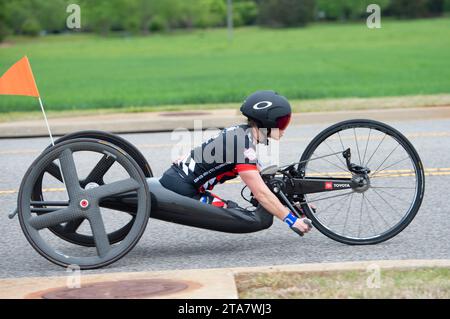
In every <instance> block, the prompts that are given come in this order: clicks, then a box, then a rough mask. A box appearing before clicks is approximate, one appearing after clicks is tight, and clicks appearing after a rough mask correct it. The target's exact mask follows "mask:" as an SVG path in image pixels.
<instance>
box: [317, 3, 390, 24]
mask: <svg viewBox="0 0 450 319" xmlns="http://www.w3.org/2000/svg"><path fill="white" fill-rule="evenodd" d="M372 3H376V4H378V5H379V6H380V7H381V9H385V8H387V7H388V6H389V4H390V0H377V1H373V0H333V1H329V0H317V11H318V12H323V14H324V17H325V18H326V19H331V20H342V21H344V20H351V19H358V18H361V17H362V16H364V15H365V14H366V13H367V6H368V5H369V4H372Z"/></svg>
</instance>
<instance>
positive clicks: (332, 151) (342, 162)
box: [324, 141, 347, 167]
mask: <svg viewBox="0 0 450 319" xmlns="http://www.w3.org/2000/svg"><path fill="white" fill-rule="evenodd" d="M324 142H325V145H326V146H327V147H328V148H329V149H330V151H331V153H334V156H336V158H337V159H338V160H339V161H340V162H341V164H342V165H344V167H347V165H346V164H345V163H344V161H343V160H342V159H341V158H340V157H339V156H337V154H336V152H335V151H334V150H333V149H332V148H331V146H330V145H328V143H327V141H324Z"/></svg>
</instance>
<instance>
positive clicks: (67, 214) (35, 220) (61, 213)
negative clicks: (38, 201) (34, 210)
mask: <svg viewBox="0 0 450 319" xmlns="http://www.w3.org/2000/svg"><path fill="white" fill-rule="evenodd" d="M83 215H84V213H83V212H82V211H79V210H74V209H72V208H63V209H60V210H57V211H54V212H51V213H46V214H43V215H40V216H32V217H31V218H30V219H29V220H28V223H29V224H30V225H31V227H33V228H34V229H36V230H41V229H44V228H49V227H51V226H55V225H59V224H62V223H64V222H69V221H71V220H74V219H77V218H81V217H83Z"/></svg>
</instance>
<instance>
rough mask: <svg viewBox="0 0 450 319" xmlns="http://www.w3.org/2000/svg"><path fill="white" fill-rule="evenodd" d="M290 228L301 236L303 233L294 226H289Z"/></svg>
mask: <svg viewBox="0 0 450 319" xmlns="http://www.w3.org/2000/svg"><path fill="white" fill-rule="evenodd" d="M291 229H292V230H293V231H295V232H296V233H297V235H299V236H300V237H303V236H304V235H305V234H304V233H303V232H302V231H300V229H298V228H295V227H291Z"/></svg>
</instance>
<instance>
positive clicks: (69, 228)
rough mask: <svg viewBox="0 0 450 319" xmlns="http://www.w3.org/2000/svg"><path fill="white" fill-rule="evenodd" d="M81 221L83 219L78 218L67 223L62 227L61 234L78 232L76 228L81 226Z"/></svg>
mask: <svg viewBox="0 0 450 319" xmlns="http://www.w3.org/2000/svg"><path fill="white" fill-rule="evenodd" d="M83 221H84V218H78V219H75V220H72V221H70V222H68V223H67V224H66V225H64V229H63V232H65V233H75V232H76V231H77V230H78V228H79V227H80V226H81V224H82V223H83Z"/></svg>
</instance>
